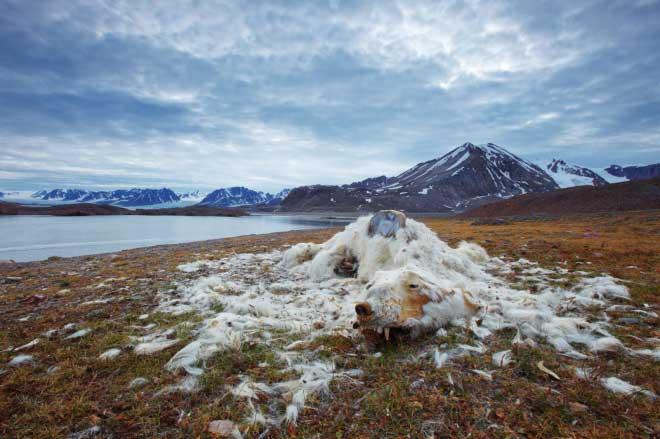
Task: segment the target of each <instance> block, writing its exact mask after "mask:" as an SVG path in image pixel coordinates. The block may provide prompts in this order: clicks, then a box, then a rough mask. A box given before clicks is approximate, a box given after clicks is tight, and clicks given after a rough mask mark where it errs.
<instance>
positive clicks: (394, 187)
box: [282, 143, 559, 212]
mask: <svg viewBox="0 0 660 439" xmlns="http://www.w3.org/2000/svg"><path fill="white" fill-rule="evenodd" d="M558 187H559V186H558V185H557V183H555V181H554V180H553V179H552V178H551V177H550V176H549V175H548V174H547V173H546V172H545V171H544V170H543V169H541V168H540V167H538V166H536V165H534V164H532V163H530V162H527V161H525V160H523V159H521V158H520V157H517V156H515V155H514V154H511V153H510V152H508V151H507V150H506V149H504V148H502V147H500V146H497V145H495V144H492V143H488V144H485V145H474V144H472V143H465V144H463V145H461V146H459V147H458V148H455V149H454V150H452V151H450V152H449V153H447V154H445V155H444V156H442V157H440V158H437V159H433V160H429V161H426V162H422V163H419V164H417V165H415V166H413V167H412V168H410V169H408V170H407V171H405V172H403V173H402V174H400V175H398V176H396V177H391V178H388V177H386V176H380V177H374V178H368V179H366V180H363V181H361V182H355V183H351V184H349V185H344V186H319V185H316V186H302V187H298V188H295V189H293V190H292V191H291V193H290V194H289V196H288V197H287V198H286V199H285V200H284V201H283V203H282V208H283V210H289V211H296V210H300V211H311V210H316V211H322V210H329V211H355V210H358V211H361V210H364V211H373V210H378V209H384V208H394V209H400V210H406V211H411V212H415V211H416V212H424V211H427V212H451V211H462V210H465V209H466V208H469V207H472V206H475V205H480V204H483V203H486V202H491V201H494V200H499V199H503V198H508V197H511V196H514V195H520V194H525V193H528V192H547V191H551V190H554V189H557V188H558Z"/></svg>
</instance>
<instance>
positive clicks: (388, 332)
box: [385, 328, 390, 341]
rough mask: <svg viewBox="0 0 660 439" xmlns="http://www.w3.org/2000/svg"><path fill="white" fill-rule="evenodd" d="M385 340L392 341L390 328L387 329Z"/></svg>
mask: <svg viewBox="0 0 660 439" xmlns="http://www.w3.org/2000/svg"><path fill="white" fill-rule="evenodd" d="M385 340H387V341H389V340H390V328H385Z"/></svg>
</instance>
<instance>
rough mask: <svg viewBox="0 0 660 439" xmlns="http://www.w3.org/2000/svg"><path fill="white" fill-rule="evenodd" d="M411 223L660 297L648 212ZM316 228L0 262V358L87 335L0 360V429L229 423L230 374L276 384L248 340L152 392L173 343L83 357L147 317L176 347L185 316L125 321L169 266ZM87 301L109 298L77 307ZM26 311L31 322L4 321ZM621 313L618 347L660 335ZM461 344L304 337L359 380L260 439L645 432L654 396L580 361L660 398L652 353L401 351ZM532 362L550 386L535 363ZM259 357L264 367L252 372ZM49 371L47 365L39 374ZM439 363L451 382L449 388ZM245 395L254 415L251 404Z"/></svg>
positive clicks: (340, 385)
mask: <svg viewBox="0 0 660 439" xmlns="http://www.w3.org/2000/svg"><path fill="white" fill-rule="evenodd" d="M425 222H426V223H427V224H428V225H429V226H430V227H431V228H432V229H433V230H434V231H436V232H437V233H438V234H439V235H440V236H441V237H442V238H443V239H445V240H447V241H449V242H450V243H452V244H455V243H457V242H458V241H460V240H470V241H474V242H477V243H479V244H481V245H482V246H484V247H485V248H486V249H487V250H488V252H489V253H490V254H491V255H505V256H508V257H514V258H519V257H524V258H527V259H530V260H534V261H538V262H539V263H540V264H541V265H542V266H547V267H555V266H557V265H558V264H562V266H564V267H565V268H568V269H570V270H584V271H588V272H594V273H599V272H608V273H610V274H612V275H613V276H616V277H619V278H621V279H624V280H625V281H627V285H628V286H629V288H630V291H631V294H632V302H633V304H635V305H638V306H643V304H644V303H646V304H650V305H652V306H656V307H658V306H660V296H659V292H660V291H659V286H660V214H659V213H657V212H646V213H624V214H612V215H599V216H579V217H570V218H558V219H548V220H534V221H518V222H515V223H513V224H510V225H501V226H471V225H470V221H469V220H455V219H429V220H426V221H425ZM332 233H333V231H329V230H328V231H314V232H297V233H283V234H273V235H265V236H256V237H247V238H241V239H229V240H223V241H212V242H206V243H199V244H191V245H182V246H170V247H162V248H158V249H149V250H147V249H138V250H131V251H126V252H121V253H119V254H118V255H116V256H115V257H110V256H103V257H99V256H95V257H83V258H77V259H75V260H68V259H62V260H53V261H48V262H43V263H32V264H25V265H21V266H19V267H16V268H12V269H3V270H4V271H3V272H0V276H20V277H22V278H23V279H22V280H21V281H20V282H19V283H16V284H7V285H0V350H2V352H0V364H6V362H7V361H9V359H11V358H12V357H13V355H14V354H13V353H9V352H6V351H4V350H5V349H6V348H8V347H10V346H20V345H22V344H25V343H27V342H29V341H31V340H33V339H34V338H36V337H37V336H39V335H40V334H42V333H43V332H45V331H46V330H48V329H52V328H59V327H62V326H63V325H64V324H66V323H69V322H75V323H78V324H79V325H80V326H81V327H88V328H92V329H93V332H92V333H91V334H89V335H88V336H86V337H84V338H82V339H80V340H78V341H71V340H63V339H61V338H54V339H51V340H46V339H44V338H43V337H42V342H41V343H40V344H39V345H37V346H35V347H34V348H32V349H30V350H29V351H27V352H26V353H29V354H32V355H34V356H35V358H36V359H37V364H36V365H35V366H34V367H21V368H11V369H9V368H6V367H4V366H0V369H2V368H6V369H8V370H7V372H5V373H3V374H2V375H0V437H8V438H10V437H21V438H23V437H34V438H46V437H63V436H67V435H68V434H70V433H71V432H76V431H80V430H83V429H85V428H89V427H90V426H93V425H98V426H99V427H101V429H102V431H103V432H104V433H103V434H104V435H110V434H112V435H113V437H156V436H159V437H198V436H199V437H204V436H205V435H206V433H205V431H204V430H205V428H206V425H207V424H208V422H209V421H210V420H213V419H231V420H233V421H235V422H239V423H240V422H242V421H243V419H244V416H245V414H246V413H247V407H246V405H245V402H244V401H241V400H236V399H233V398H232V397H231V396H229V395H228V394H227V392H226V387H225V386H226V385H233V384H236V383H237V382H238V380H239V378H238V376H239V375H249V376H252V377H254V378H255V379H258V380H260V381H265V382H275V381H281V380H283V379H286V378H287V377H286V376H283V374H282V372H281V365H280V364H278V363H277V360H276V359H275V358H274V357H273V355H272V353H271V352H269V351H268V350H266V349H264V347H263V346H259V345H246V346H244V347H243V348H242V349H241V350H240V351H238V352H232V353H227V354H223V355H217V356H215V357H214V358H212V359H211V360H210V361H209V362H208V363H207V366H208V368H209V370H208V371H207V373H206V374H205V375H204V378H203V380H202V382H201V386H200V390H199V391H198V392H196V393H193V394H181V393H172V394H169V395H164V396H156V392H157V391H158V390H160V389H162V388H163V387H164V386H165V385H167V384H170V383H174V382H176V381H177V380H178V379H180V378H181V377H180V376H177V375H175V374H171V373H169V372H166V371H165V369H164V368H163V365H164V364H165V362H166V361H167V360H168V359H169V358H170V357H171V355H172V353H173V352H175V351H176V349H177V347H173V348H171V349H169V350H167V351H165V352H162V353H160V354H157V355H154V356H136V355H134V354H133V353H131V352H130V351H129V350H125V351H124V352H123V353H122V354H121V355H120V356H119V357H118V358H117V359H115V360H113V361H108V362H103V361H100V360H98V355H99V354H100V353H101V352H103V351H104V350H106V349H108V348H110V347H123V346H125V345H126V343H127V341H128V337H129V336H131V335H139V334H141V332H140V330H139V329H138V328H136V327H135V326H138V325H144V324H147V323H154V324H156V325H157V327H159V328H161V329H165V328H170V327H173V328H176V329H177V335H178V336H179V337H181V338H183V339H184V342H185V339H186V338H190V337H191V336H192V334H191V331H190V329H189V328H186V327H185V326H184V325H181V323H182V322H184V321H188V320H191V319H194V316H190V315H186V316H179V317H173V316H168V315H163V314H150V316H149V317H148V319H146V320H140V319H139V316H140V315H141V314H144V313H150V312H152V310H153V308H154V306H155V304H156V298H155V294H156V292H157V291H158V290H162V289H167V288H172V285H173V283H174V282H176V281H177V280H182V279H186V278H187V277H188V276H191V275H187V274H185V273H177V272H176V270H175V267H176V265H178V264H179V263H182V262H189V261H192V260H195V259H202V258H206V259H217V258H221V257H223V256H226V255H229V254H232V253H241V252H260V251H267V250H270V249H273V248H279V247H281V246H283V245H286V244H291V243H294V242H300V241H309V240H315V241H323V240H325V239H327V238H328V237H329V236H331V235H332ZM630 267H635V268H630ZM110 279H113V280H110ZM99 285H102V286H99ZM63 290H64V291H63ZM66 290H68V291H66ZM36 295H41V296H43V298H40V297H38V296H36ZM99 298H113V301H111V302H108V303H103V304H92V305H83V304H82V303H84V302H85V301H89V300H93V299H99ZM656 311H657V309H656ZM26 315H32V318H31V319H30V320H27V321H24V322H21V321H19V320H18V319H20V318H22V317H24V316H26ZM625 315H627V314H624V313H621V314H619V315H615V314H612V317H615V318H616V317H620V316H625ZM634 317H635V318H638V319H639V323H638V324H634V325H627V326H614V327H613V328H612V332H614V333H615V334H616V335H617V336H619V337H620V338H621V339H622V340H623V341H624V343H626V345H628V346H633V347H635V346H638V345H639V346H641V342H639V341H638V340H637V339H636V338H634V337H641V338H644V337H660V331H659V329H658V323H659V321H658V319H652V318H648V317H640V316H639V315H635V316H634ZM512 336H513V334H512V333H511V332H510V331H500V332H498V333H496V334H495V336H494V337H495V338H494V340H492V341H491V342H490V343H489V345H490V347H491V349H490V351H489V352H494V351H496V350H500V349H508V348H509V347H510V341H511V338H512ZM472 341H473V340H471V339H470V336H469V335H466V334H465V333H463V332H462V331H459V330H456V329H452V330H450V331H449V334H448V335H447V336H446V337H444V338H442V339H438V338H437V337H430V336H426V337H422V338H419V339H417V340H414V341H410V340H405V339H399V340H397V341H395V342H394V343H392V344H389V345H383V346H379V347H378V349H379V350H380V352H382V354H383V355H382V356H381V357H379V358H376V357H374V356H373V355H371V353H369V352H364V351H363V350H362V349H360V346H359V345H358V342H357V341H356V340H350V339H346V338H343V337H332V336H328V337H323V338H320V339H317V340H315V341H314V342H313V343H312V347H313V348H314V349H315V350H316V351H317V353H318V355H319V356H320V357H322V358H327V359H333V360H334V361H335V362H336V363H337V365H338V366H339V367H342V368H344V367H345V368H360V369H362V370H363V371H364V372H365V374H364V376H363V377H362V378H361V384H358V383H355V382H349V381H337V382H335V383H333V386H332V395H331V396H330V397H327V398H324V399H322V400H312V401H311V406H310V407H309V408H306V409H305V410H304V411H303V412H302V414H301V416H300V418H299V423H298V425H297V426H296V427H290V428H288V429H287V428H282V429H271V430H270V431H268V432H267V433H266V434H265V436H264V437H301V438H303V437H305V438H306V437H333V438H361V437H364V438H367V437H392V438H394V437H397V438H398V437H410V438H418V437H424V436H427V437H431V435H434V436H435V437H467V436H470V437H484V438H486V437H488V438H490V437H502V438H505V437H543V438H545V437H548V438H550V437H585V438H587V437H589V438H591V437H603V438H605V437H607V438H612V437H631V438H632V437H652V436H654V435H656V436H657V435H658V434H660V419H659V417H658V413H660V410H659V408H660V407H658V403H657V402H655V401H652V400H650V399H648V398H646V397H644V396H634V397H626V396H621V395H616V394H613V393H610V392H608V391H606V390H605V389H604V388H603V387H602V386H600V385H598V384H597V383H591V382H585V381H579V380H577V379H576V378H575V376H574V374H573V373H572V372H571V369H570V367H569V366H571V365H579V366H583V367H591V368H594V370H595V371H596V372H595V373H596V375H597V376H617V377H620V378H622V379H625V380H627V381H629V382H632V383H635V384H639V385H643V386H644V387H646V388H648V389H650V390H652V391H653V392H655V393H656V394H660V364H659V363H658V362H654V361H652V360H650V359H647V358H641V357H630V356H626V355H623V354H609V355H606V356H605V355H604V356H599V357H597V358H595V359H593V360H588V361H585V362H579V361H575V360H570V359H567V358H565V357H560V356H557V355H556V354H555V352H554V351H553V350H552V349H550V348H548V347H546V346H543V345H540V346H539V347H538V348H525V349H523V348H518V349H517V350H516V351H515V352H514V354H515V355H514V357H515V359H516V362H515V363H514V364H512V365H511V366H509V367H508V368H506V369H502V370H500V371H499V372H497V373H496V374H495V376H494V380H493V381H487V380H485V379H484V378H483V377H480V376H479V375H476V374H474V373H473V372H471V369H492V367H491V366H490V364H489V362H490V356H489V355H483V356H471V357H465V358H463V359H461V360H457V361H455V362H454V363H453V364H452V365H450V366H447V367H444V368H442V369H436V368H435V367H434V366H433V364H432V363H431V362H430V361H429V360H428V359H421V360H418V361H413V360H412V358H414V357H415V356H417V355H419V354H423V353H425V352H428V351H429V350H430V349H431V348H432V347H433V346H436V345H438V344H441V343H447V344H449V345H452V344H456V343H463V342H472ZM283 343H284V341H283ZM180 345H183V342H182V343H180ZM540 360H542V361H544V364H545V365H546V366H547V367H548V368H550V369H551V370H553V371H555V372H556V373H557V374H558V375H559V376H560V378H561V380H560V381H556V380H554V379H552V378H551V377H549V376H548V375H546V374H544V373H543V372H541V371H540V370H539V369H538V368H536V363H537V362H538V361H540ZM263 362H266V363H268V364H269V366H268V367H259V366H258V365H259V364H260V363H263ZM51 366H58V367H59V369H58V370H56V371H54V372H53V371H51V372H50V373H49V372H48V369H49V367H51ZM448 373H451V376H452V379H453V381H454V385H451V384H450V383H449V380H448V377H447V375H448ZM139 376H143V377H147V378H149V379H150V382H149V383H148V384H146V385H145V386H143V387H140V388H138V389H129V388H128V383H130V382H131V380H133V379H134V378H136V377H139ZM260 404H261V405H262V409H263V410H264V411H267V410H268V405H267V403H266V401H261V402H260ZM262 432H263V430H261V429H259V428H252V429H250V430H249V431H247V434H246V436H247V437H257V436H259V434H260V433H262Z"/></svg>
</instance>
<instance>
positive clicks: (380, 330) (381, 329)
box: [377, 326, 383, 334]
mask: <svg viewBox="0 0 660 439" xmlns="http://www.w3.org/2000/svg"><path fill="white" fill-rule="evenodd" d="M377 331H378V333H379V334H382V333H383V327H382V326H379V327H378V329H377Z"/></svg>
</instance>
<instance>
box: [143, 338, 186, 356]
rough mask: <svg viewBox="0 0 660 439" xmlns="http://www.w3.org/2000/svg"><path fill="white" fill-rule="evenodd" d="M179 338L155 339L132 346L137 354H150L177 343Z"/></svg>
mask: <svg viewBox="0 0 660 439" xmlns="http://www.w3.org/2000/svg"><path fill="white" fill-rule="evenodd" d="M178 342H179V340H167V339H164V340H162V339H161V340H155V341H150V342H146V343H140V344H138V345H137V346H135V347H134V348H133V351H134V352H135V353H136V354H138V355H151V354H155V353H156V352H160V351H164V350H165V349H167V348H170V347H172V346H174V345H175V344H177V343H178Z"/></svg>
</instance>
